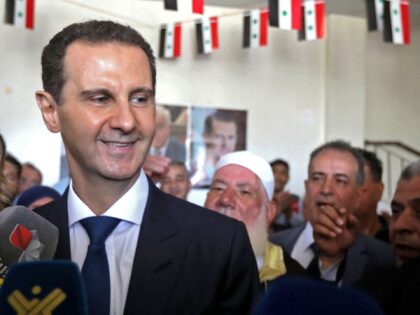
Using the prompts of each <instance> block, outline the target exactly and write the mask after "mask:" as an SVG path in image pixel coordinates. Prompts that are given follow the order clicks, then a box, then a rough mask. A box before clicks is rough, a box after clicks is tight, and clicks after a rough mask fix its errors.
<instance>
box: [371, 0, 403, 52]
mask: <svg viewBox="0 0 420 315" xmlns="http://www.w3.org/2000/svg"><path fill="white" fill-rule="evenodd" d="M409 8H410V7H409V3H408V2H407V1H404V0H390V1H384V0H366V9H367V19H368V30H369V31H382V32H383V38H384V41H385V42H389V43H394V44H400V45H408V44H409V43H410V20H409V17H410V12H409Z"/></svg>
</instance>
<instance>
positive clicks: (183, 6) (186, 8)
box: [165, 0, 204, 14]
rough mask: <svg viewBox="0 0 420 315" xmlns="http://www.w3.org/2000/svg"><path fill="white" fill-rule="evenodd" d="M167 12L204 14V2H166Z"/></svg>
mask: <svg viewBox="0 0 420 315" xmlns="http://www.w3.org/2000/svg"><path fill="white" fill-rule="evenodd" d="M165 9H166V10H175V11H183V12H189V13H191V12H192V13H197V14H203V13H204V0H180V3H179V5H178V0H165Z"/></svg>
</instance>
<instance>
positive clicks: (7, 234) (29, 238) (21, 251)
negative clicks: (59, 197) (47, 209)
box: [0, 206, 58, 286]
mask: <svg viewBox="0 0 420 315" xmlns="http://www.w3.org/2000/svg"><path fill="white" fill-rule="evenodd" d="M57 243H58V228H57V227H56V226H55V225H53V224H52V223H50V222H49V221H47V220H46V219H44V218H43V217H41V216H40V215H38V214H36V213H35V212H33V211H32V210H29V209H28V208H25V207H22V206H14V207H9V208H6V209H3V210H2V211H0V286H1V283H2V282H3V279H4V277H5V276H6V274H7V272H8V270H9V268H10V267H11V266H12V265H13V264H15V263H17V262H27V261H37V260H44V259H52V258H53V256H54V253H55V250H56V248H57Z"/></svg>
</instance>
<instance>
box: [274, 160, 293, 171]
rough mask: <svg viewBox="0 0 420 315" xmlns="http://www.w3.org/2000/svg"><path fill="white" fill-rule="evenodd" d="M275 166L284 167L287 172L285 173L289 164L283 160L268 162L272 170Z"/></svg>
mask: <svg viewBox="0 0 420 315" xmlns="http://www.w3.org/2000/svg"><path fill="white" fill-rule="evenodd" d="M276 165H280V166H284V167H285V168H286V170H287V172H289V163H287V162H286V161H285V160H282V159H276V160H273V161H271V162H270V166H271V167H272V168H273V167H274V166H276Z"/></svg>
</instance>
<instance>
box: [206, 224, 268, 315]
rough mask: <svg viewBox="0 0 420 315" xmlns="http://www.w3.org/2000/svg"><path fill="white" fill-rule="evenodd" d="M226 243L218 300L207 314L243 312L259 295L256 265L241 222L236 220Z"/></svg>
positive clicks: (252, 304)
mask: <svg viewBox="0 0 420 315" xmlns="http://www.w3.org/2000/svg"><path fill="white" fill-rule="evenodd" d="M237 227H238V228H237V229H236V233H235V235H234V237H233V239H232V241H231V244H230V253H231V254H230V257H229V262H228V263H227V266H228V267H227V270H226V272H225V281H224V282H223V283H222V284H221V288H220V290H219V296H218V303H216V304H215V308H214V309H213V310H212V311H211V312H210V313H209V314H218V315H224V314H226V315H227V314H229V315H246V314H249V313H250V311H251V309H252V308H253V307H254V306H255V304H256V303H257V300H258V298H259V296H260V287H259V278H258V268H257V263H256V259H255V256H254V253H253V252H252V247H251V243H250V241H249V238H248V234H247V231H246V229H245V225H244V224H243V223H240V222H238V224H237Z"/></svg>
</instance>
